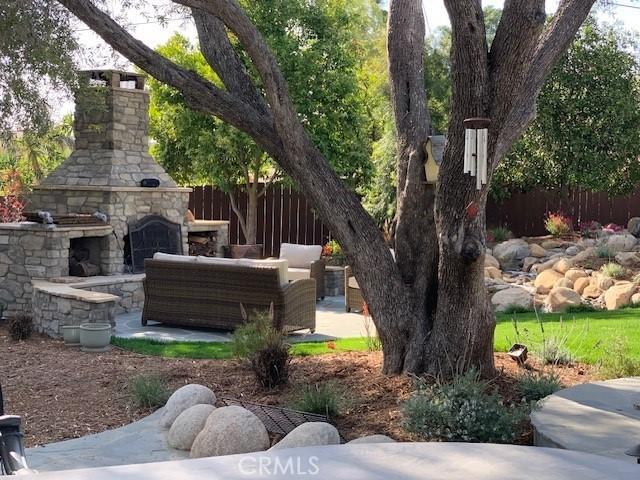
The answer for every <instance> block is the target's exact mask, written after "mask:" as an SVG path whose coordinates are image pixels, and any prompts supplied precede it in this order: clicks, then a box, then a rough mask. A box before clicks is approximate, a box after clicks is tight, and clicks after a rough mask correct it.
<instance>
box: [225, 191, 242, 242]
mask: <svg viewBox="0 0 640 480" xmlns="http://www.w3.org/2000/svg"><path fill="white" fill-rule="evenodd" d="M228 195H229V203H230V204H231V210H233V213H235V214H236V217H238V223H239V224H240V228H241V229H242V234H243V235H244V238H247V222H246V221H245V218H244V213H243V212H241V211H240V207H238V202H236V198H235V192H234V191H233V190H231V191H230V192H229V193H228Z"/></svg>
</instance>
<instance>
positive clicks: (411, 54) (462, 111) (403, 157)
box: [59, 0, 594, 375]
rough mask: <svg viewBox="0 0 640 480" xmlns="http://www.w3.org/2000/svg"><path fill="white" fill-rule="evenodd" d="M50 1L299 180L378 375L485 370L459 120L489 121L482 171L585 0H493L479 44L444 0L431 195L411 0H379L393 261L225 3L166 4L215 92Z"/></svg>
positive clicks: (479, 248)
mask: <svg viewBox="0 0 640 480" xmlns="http://www.w3.org/2000/svg"><path fill="white" fill-rule="evenodd" d="M59 2H60V3H62V4H63V5H65V6H66V7H67V8H68V9H69V10H71V11H72V12H73V13H74V14H76V15H77V16H78V17H79V18H80V19H81V20H83V21H84V22H85V23H87V25H88V26H89V27H90V28H92V29H93V30H94V31H95V32H97V33H98V34H99V35H100V36H101V37H102V38H103V39H104V40H105V41H106V42H108V43H109V44H110V45H112V46H113V47H114V48H115V49H116V50H118V51H119V52H120V53H122V54H123V55H124V56H126V57H127V58H128V59H129V60H131V61H132V62H134V63H136V64H137V65H138V66H139V67H140V68H142V69H143V70H145V71H146V72H148V73H149V74H151V75H153V76H154V77H155V78H157V79H158V80H159V81H162V82H165V83H167V84H168V85H171V86H173V87H174V88H176V89H178V90H179V91H180V92H181V94H182V95H183V97H184V99H185V102H186V103H187V105H189V106H190V107H191V108H193V109H195V110H197V111H201V112H205V113H209V114H213V115H215V116H217V117H219V118H221V119H222V120H224V121H226V122H228V123H230V124H232V125H234V126H235V127H236V128H238V129H239V130H241V131H243V132H245V133H247V134H248V135H250V136H251V137H252V138H253V139H254V140H255V142H256V143H257V144H258V145H259V146H260V147H261V148H262V149H264V151H266V152H267V153H269V155H270V156H271V157H273V158H274V159H275V160H276V161H277V162H278V163H279V165H280V166H281V167H282V169H283V170H284V171H285V172H286V173H287V174H288V175H289V176H290V177H291V178H292V179H293V180H294V181H295V182H296V183H297V184H298V185H299V186H300V188H301V189H302V191H303V192H304V193H305V194H306V195H307V197H308V198H309V199H310V200H311V201H312V202H313V204H314V206H315V208H316V209H317V211H318V212H319V214H320V216H321V217H322V219H323V220H324V221H325V222H326V223H327V225H328V226H329V228H330V229H331V230H332V231H333V232H334V233H335V234H336V236H337V238H338V240H339V241H340V243H341V244H342V245H343V247H344V248H345V251H346V254H347V260H348V261H349V264H350V265H352V266H353V268H354V271H355V273H356V277H357V280H358V283H359V284H360V287H361V288H362V292H363V295H364V297H365V298H366V299H367V302H368V306H369V310H370V312H371V314H372V317H373V319H374V322H375V324H376V327H377V329H378V332H379V334H380V338H381V340H382V344H383V349H384V354H385V355H384V364H383V369H384V371H385V372H387V373H399V372H401V371H403V370H406V371H411V372H415V373H420V372H422V371H428V372H429V373H434V374H439V373H443V374H445V375H450V374H452V373H453V372H455V371H457V370H465V369H468V368H470V367H474V368H477V369H479V370H481V371H482V372H483V373H485V374H488V373H490V372H491V371H492V369H493V355H492V347H493V327H494V319H493V314H492V313H491V310H490V308H489V305H488V302H487V298H486V293H485V289H484V278H483V272H484V250H485V247H484V241H485V240H484V233H485V216H484V209H485V204H486V197H487V191H488V185H486V186H484V187H483V188H482V189H481V190H480V191H478V190H476V188H475V179H473V178H470V177H469V176H468V175H463V173H462V164H463V161H462V159H463V148H464V132H463V126H462V120H463V119H464V118H466V117H473V116H489V117H490V118H491V120H492V124H491V128H490V131H489V168H488V175H489V179H490V178H491V174H492V172H493V170H494V168H495V167H496V165H497V163H498V162H499V160H500V159H501V158H502V156H504V155H505V154H506V153H507V151H508V150H509V148H510V147H511V145H512V144H513V142H514V141H515V140H516V139H517V138H518V137H519V136H520V135H521V134H522V132H523V131H524V129H525V128H526V126H527V124H528V122H529V121H530V120H531V119H532V118H533V116H534V112H535V99H536V97H537V95H538V92H539V90H540V88H541V87H542V84H543V82H544V79H545V77H546V76H547V75H548V73H549V71H550V70H551V68H552V67H553V65H554V64H555V63H556V62H557V61H558V59H559V58H560V56H561V55H562V54H563V52H564V51H566V49H567V48H568V45H569V42H570V41H571V39H572V38H573V36H574V35H575V32H576V31H577V29H578V28H579V26H580V25H581V24H582V22H583V21H584V19H585V18H586V16H587V15H588V13H589V10H590V8H591V5H592V4H593V3H594V0H561V1H560V4H559V6H558V9H557V12H556V14H555V15H554V18H553V19H552V21H551V22H549V24H548V26H547V27H546V28H543V25H542V22H543V20H544V17H545V15H544V9H543V7H544V2H543V1H542V0H510V1H508V2H505V10H504V14H503V17H502V20H501V22H500V25H499V27H498V30H497V32H496V37H495V39H494V41H493V43H492V49H491V52H490V54H488V52H487V45H486V38H485V31H484V19H483V14H482V5H481V1H480V0H445V5H446V7H447V10H448V12H449V17H450V19H451V24H452V91H453V96H452V97H453V98H452V112H451V116H450V130H449V134H448V141H447V147H446V151H445V158H444V162H443V165H442V166H441V168H440V174H439V180H438V186H437V191H436V195H435V204H434V201H433V191H432V190H430V189H429V188H428V187H427V186H426V185H425V184H424V173H423V168H422V164H423V162H424V152H423V150H422V148H423V144H424V142H425V140H426V138H427V136H428V134H429V131H430V126H429V115H428V111H427V109H426V93H425V92H424V85H423V77H422V74H423V64H422V47H423V45H422V42H423V40H424V23H423V21H424V20H423V17H422V10H421V1H420V0H392V1H391V5H390V17H389V66H390V73H391V81H392V101H393V105H394V114H395V119H396V126H397V133H398V147H399V148H398V150H399V156H398V168H397V172H398V190H397V191H398V215H397V219H396V220H397V227H396V250H397V262H396V261H394V259H393V258H392V256H391V253H390V252H389V250H388V248H387V247H386V246H385V245H384V242H383V239H382V235H381V234H380V232H379V231H378V229H377V228H376V225H375V224H374V222H373V221H372V219H371V218H370V217H369V216H368V215H367V214H366V212H365V211H364V209H363V208H362V205H361V204H360V201H359V199H358V198H357V197H356V196H355V195H354V194H353V193H352V192H351V191H349V190H348V189H347V188H346V187H345V186H344V185H343V184H342V182H341V181H340V179H339V178H338V177H337V175H336V174H335V172H334V171H333V170H332V169H331V167H330V166H329V163H328V162H327V160H326V159H325V158H324V157H323V156H322V154H321V153H320V152H319V151H318V149H317V148H316V147H315V145H313V143H312V142H311V140H310V138H309V136H308V135H307V133H306V132H305V130H304V127H303V126H302V124H301V122H300V120H299V118H298V115H297V113H296V110H295V108H294V106H293V104H292V102H291V99H290V97H289V93H288V88H287V84H286V81H285V79H284V78H283V76H282V73H281V72H280V69H279V68H278V64H277V61H276V59H275V58H274V56H273V54H272V53H271V51H270V50H269V48H268V46H267V44H266V42H265V41H264V38H263V37H262V35H261V34H260V32H258V31H257V29H256V28H255V25H253V24H252V23H251V21H250V20H249V19H248V17H247V16H246V14H245V13H244V12H243V10H242V9H241V7H240V6H239V4H238V3H237V1H236V0H174V3H178V4H181V5H184V6H187V7H190V8H192V9H195V10H194V17H195V19H196V25H197V28H198V33H199V35H200V36H201V37H202V38H201V46H202V50H203V53H204V55H205V58H206V59H207V61H208V62H209V63H210V65H211V66H212V68H213V69H214V70H215V71H216V73H217V74H218V76H219V78H220V79H221V81H222V82H223V83H224V84H225V87H226V88H225V89H223V88H219V87H217V86H215V85H213V84H212V83H211V82H208V81H207V80H205V79H203V78H202V77H200V76H198V75H197V74H196V73H194V72H191V71H187V70H185V69H183V68H181V67H179V66H177V65H175V64H173V63H172V62H170V61H169V60H167V59H166V58H163V57H162V56H160V55H159V54H158V53H156V52H154V51H152V50H151V49H149V48H148V47H146V46H145V45H144V44H142V43H141V42H140V41H138V40H136V39H134V38H133V37H132V36H131V35H130V34H129V33H128V32H126V30H124V29H123V28H122V27H120V26H119V25H118V24H117V23H116V22H114V21H113V19H111V18H109V16H108V15H107V14H106V13H104V12H102V11H101V10H100V9H98V8H97V7H96V6H95V5H94V4H93V3H92V2H91V1H90V0H59ZM212 17H215V18H212ZM225 29H228V30H230V31H231V32H233V34H234V35H235V36H236V38H237V39H238V40H239V42H240V44H241V45H242V47H243V48H244V52H245V53H246V54H247V56H248V58H249V59H250V61H251V63H252V67H253V68H254V69H255V71H256V72H257V73H258V75H259V76H260V80H261V87H262V88H263V89H264V93H265V95H264V97H263V96H262V91H261V90H258V89H257V88H256V87H255V85H254V83H253V82H252V81H251V77H250V75H248V73H247V72H246V70H245V68H244V66H243V63H242V62H241V61H240V59H239V57H238V56H237V54H236V53H235V51H234V49H233V48H232V47H231V45H230V43H229V41H228V39H227V38H225V35H226V34H227V31H226V30H225ZM434 205H435V214H434V207H433V206H434ZM476 211H477V213H474V212H476ZM434 221H435V224H434ZM434 225H435V228H434ZM436 239H437V241H436ZM436 244H437V247H436Z"/></svg>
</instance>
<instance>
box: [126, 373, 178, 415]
mask: <svg viewBox="0 0 640 480" xmlns="http://www.w3.org/2000/svg"><path fill="white" fill-rule="evenodd" d="M128 392H129V397H130V399H131V402H132V403H133V405H134V406H135V407H136V408H145V409H146V408H160V407H162V406H163V405H164V404H165V403H167V400H168V398H169V396H170V395H171V392H170V391H169V387H168V386H167V383H166V381H165V380H164V378H162V377H160V376H158V375H138V376H137V377H133V378H132V379H131V380H130V381H129V386H128Z"/></svg>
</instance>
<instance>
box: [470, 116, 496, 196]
mask: <svg viewBox="0 0 640 480" xmlns="http://www.w3.org/2000/svg"><path fill="white" fill-rule="evenodd" d="M490 123H491V120H489V119H488V118H482V117H474V118H467V119H465V120H464V121H463V124H464V173H469V174H470V175H471V176H472V177H476V188H477V189H478V190H480V189H481V188H482V185H486V184H487V139H488V132H489V131H488V128H489V124H490Z"/></svg>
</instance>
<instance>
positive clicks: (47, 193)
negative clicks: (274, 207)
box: [0, 70, 228, 336]
mask: <svg viewBox="0 0 640 480" xmlns="http://www.w3.org/2000/svg"><path fill="white" fill-rule="evenodd" d="M83 74H84V75H85V77H86V78H87V79H88V80H89V82H90V86H89V87H88V88H86V89H83V90H82V91H81V93H80V94H79V95H78V96H77V98H76V111H75V123H74V131H75V150H74V151H73V152H72V154H71V155H70V156H69V158H68V159H67V160H65V161H64V162H63V163H62V165H60V167H59V168H57V169H56V170H55V171H53V172H52V173H51V174H50V175H49V176H47V177H46V178H45V179H44V180H43V181H42V182H41V183H40V184H39V185H38V186H36V187H34V188H33V192H32V193H31V195H30V196H29V198H28V202H27V207H26V211H27V212H42V211H45V212H48V213H49V214H50V216H51V217H52V218H53V219H54V220H56V219H58V218H63V217H71V218H75V217H77V216H79V215H80V216H82V215H83V216H84V217H83V218H84V219H85V220H86V219H88V221H85V222H84V223H79V224H63V223H62V222H59V223H56V224H44V223H42V222H40V221H31V222H17V223H5V224H0V301H1V302H2V303H3V304H5V305H6V306H7V310H6V312H8V313H11V312H16V311H23V312H33V315H34V322H35V324H36V326H37V328H38V329H39V330H41V331H44V332H46V333H49V334H51V335H54V336H57V335H59V333H60V326H61V325H66V324H69V323H74V324H75V323H77V322H81V321H87V319H88V321H100V320H99V319H104V318H111V321H113V318H114V317H113V315H114V312H115V313H119V312H121V311H129V310H135V309H139V308H141V306H142V302H143V300H144V295H143V292H142V288H141V286H142V279H143V275H140V274H139V273H140V272H143V267H144V259H145V258H148V257H150V256H152V255H153V253H155V252H156V251H163V252H168V253H183V252H184V253H188V251H189V249H188V243H187V242H188V232H189V229H190V226H194V225H195V223H199V224H198V225H197V227H198V228H200V229H204V230H211V229H212V227H211V226H210V225H205V223H207V222H188V221H187V216H186V213H187V208H188V201H189V192H190V189H189V188H182V187H179V186H178V185H177V184H176V183H175V182H174V181H173V179H172V178H171V177H170V176H169V175H168V174H167V173H166V172H165V171H164V169H163V168H162V167H161V166H160V165H159V164H158V163H157V162H155V160H154V159H153V158H152V157H151V156H150V155H149V153H148V149H149V145H148V143H149V139H148V123H149V120H148V107H149V94H148V92H146V91H145V90H144V77H143V76H142V75H138V74H133V73H126V72H119V71H111V70H100V71H87V72H83ZM143 185H144V186H143ZM94 217H95V219H94ZM29 218H30V219H32V220H38V216H37V214H36V215H35V216H34V215H30V216H29ZM208 223H211V222H208ZM194 228H195V227H194ZM216 228H217V227H216ZM219 228H223V227H219ZM224 228H226V225H225V226H224ZM222 237H226V238H228V234H227V233H226V231H225V234H223V235H222ZM227 241H228V240H227ZM78 277H80V278H78ZM87 312H89V313H87ZM96 319H97V320H96Z"/></svg>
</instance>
